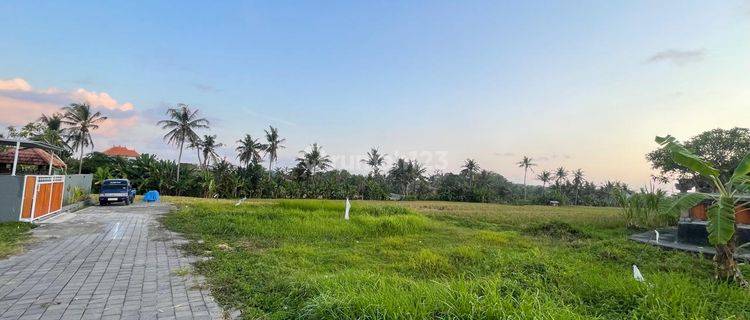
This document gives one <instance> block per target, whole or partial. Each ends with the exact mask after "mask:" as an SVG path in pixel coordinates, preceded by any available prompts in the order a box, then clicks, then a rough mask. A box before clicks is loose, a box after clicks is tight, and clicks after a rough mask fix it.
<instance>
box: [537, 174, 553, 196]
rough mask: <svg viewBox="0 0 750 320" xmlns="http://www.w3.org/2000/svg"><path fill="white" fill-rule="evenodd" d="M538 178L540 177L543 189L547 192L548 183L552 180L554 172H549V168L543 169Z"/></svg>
mask: <svg viewBox="0 0 750 320" xmlns="http://www.w3.org/2000/svg"><path fill="white" fill-rule="evenodd" d="M536 178H537V179H539V181H541V182H542V190H544V191H545V193H546V191H547V184H548V183H549V182H550V181H552V172H549V171H547V170H542V172H541V173H539V174H538V175H537V176H536Z"/></svg>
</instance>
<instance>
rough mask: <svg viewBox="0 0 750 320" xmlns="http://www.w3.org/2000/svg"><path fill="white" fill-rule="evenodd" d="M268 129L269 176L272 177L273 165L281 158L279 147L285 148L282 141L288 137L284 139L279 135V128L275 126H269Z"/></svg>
mask: <svg viewBox="0 0 750 320" xmlns="http://www.w3.org/2000/svg"><path fill="white" fill-rule="evenodd" d="M268 129H269V130H265V132H266V142H268V144H266V154H267V155H268V176H269V177H271V167H272V166H273V162H274V161H276V160H277V159H278V158H279V154H278V152H279V149H283V148H284V146H283V145H282V143H284V142H285V141H286V139H282V138H281V137H280V136H279V130H278V129H276V128H274V127H273V126H269V127H268Z"/></svg>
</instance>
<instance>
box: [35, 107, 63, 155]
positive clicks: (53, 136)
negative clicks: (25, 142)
mask: <svg viewBox="0 0 750 320" xmlns="http://www.w3.org/2000/svg"><path fill="white" fill-rule="evenodd" d="M62 120H63V115H62V114H60V113H53V114H52V115H46V114H43V115H42V116H41V117H40V118H39V123H40V124H41V126H39V129H41V132H39V133H37V134H35V135H34V136H32V137H31V139H32V140H37V141H42V142H45V143H48V144H51V145H53V146H58V147H60V148H62V149H63V150H64V151H63V152H64V153H65V154H64V156H68V155H69V154H67V152H68V150H69V149H70V147H69V146H68V145H67V144H66V143H65V139H63V132H62V125H63V123H62Z"/></svg>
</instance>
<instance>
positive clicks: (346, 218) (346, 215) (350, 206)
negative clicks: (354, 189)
mask: <svg viewBox="0 0 750 320" xmlns="http://www.w3.org/2000/svg"><path fill="white" fill-rule="evenodd" d="M351 208H352V204H351V203H349V198H346V211H345V212H344V220H349V209H351Z"/></svg>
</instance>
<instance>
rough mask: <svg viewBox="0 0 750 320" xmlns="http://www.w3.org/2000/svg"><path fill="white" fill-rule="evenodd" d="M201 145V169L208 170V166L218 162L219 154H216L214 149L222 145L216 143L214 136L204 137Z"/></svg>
mask: <svg viewBox="0 0 750 320" xmlns="http://www.w3.org/2000/svg"><path fill="white" fill-rule="evenodd" d="M201 140H202V143H201V152H202V153H203V167H204V168H208V165H209V164H211V162H213V163H218V162H219V154H218V153H216V149H218V148H221V147H223V146H224V144H223V143H220V142H216V135H212V136H210V135H204V136H203V139H201Z"/></svg>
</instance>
